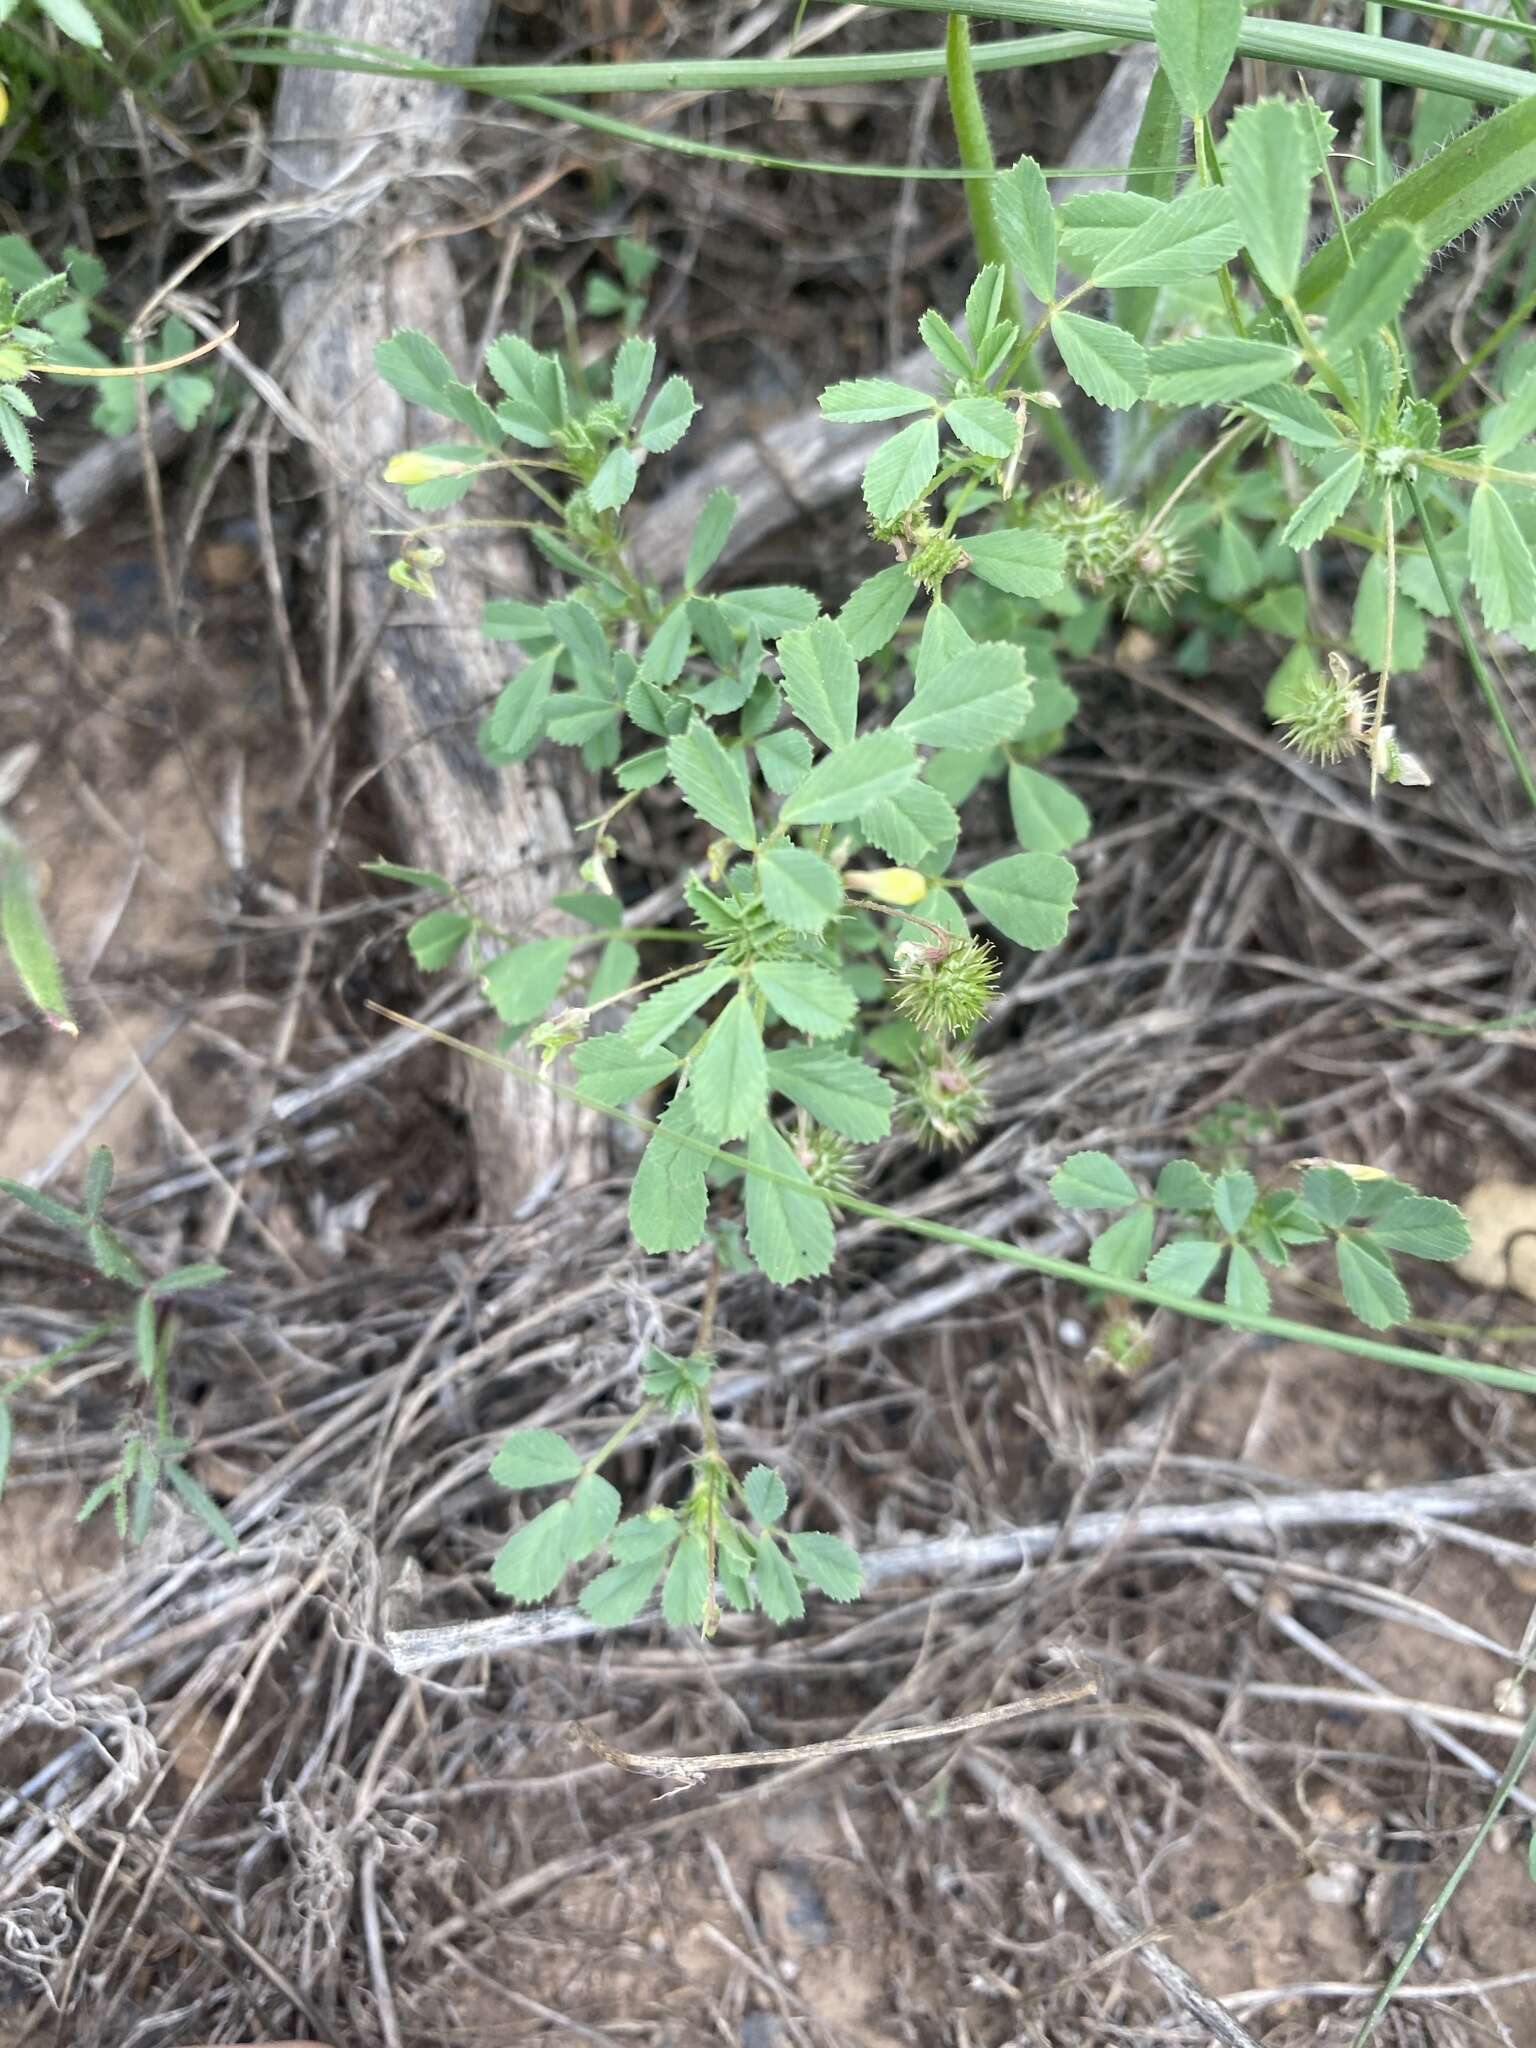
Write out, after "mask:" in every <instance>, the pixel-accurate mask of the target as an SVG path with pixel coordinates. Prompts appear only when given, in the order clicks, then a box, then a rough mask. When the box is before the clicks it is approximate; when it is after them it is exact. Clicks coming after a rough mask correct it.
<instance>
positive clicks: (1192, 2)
mask: <svg viewBox="0 0 1536 2048" xmlns="http://www.w3.org/2000/svg"><path fill="white" fill-rule="evenodd" d="M1242 26H1243V0H1156V4H1155V5H1154V6H1153V9H1152V32H1153V34H1154V35H1155V36H1156V38H1157V57H1158V62H1159V64H1160V65H1161V66H1162V68H1163V71H1164V72H1165V73H1166V75H1167V78H1168V83H1169V85H1170V86H1171V87H1172V89H1173V95H1174V98H1175V99H1176V100H1177V101H1178V103H1179V107H1180V109H1181V110H1182V111H1183V112H1184V113H1185V114H1187V115H1188V117H1189V118H1190V120H1192V121H1193V120H1195V119H1197V118H1198V117H1199V116H1200V115H1201V114H1206V113H1209V112H1210V109H1211V105H1212V102H1213V101H1214V100H1215V98H1216V95H1217V94H1218V93H1219V92H1220V91H1221V88H1222V86H1223V85H1225V83H1226V79H1227V73H1228V71H1229V70H1230V69H1231V68H1232V60H1233V58H1234V56H1235V55H1236V54H1237V39H1238V36H1239V35H1240V34H1241V32H1242Z"/></svg>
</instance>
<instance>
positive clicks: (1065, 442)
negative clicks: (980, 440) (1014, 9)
mask: <svg viewBox="0 0 1536 2048" xmlns="http://www.w3.org/2000/svg"><path fill="white" fill-rule="evenodd" d="M944 78H945V83H946V85H947V87H948V91H949V117H950V120H951V121H952V122H953V123H954V129H955V143H956V146H957V147H958V149H959V152H960V162H961V164H962V165H963V166H964V168H965V169H966V170H967V171H969V172H971V173H973V174H975V175H972V176H970V177H968V178H967V179H966V181H965V203H966V205H967V207H968V208H969V209H970V215H971V238H972V240H973V241H974V242H975V244H976V260H977V263H978V265H980V266H981V267H983V268H984V267H985V266H986V265H987V264H989V263H996V264H997V265H998V266H999V267H1000V268H1001V270H1002V273H1003V302H1002V313H1003V317H1004V318H1005V319H1008V320H1011V321H1013V323H1014V325H1015V326H1016V327H1017V328H1018V330H1019V332H1020V334H1022V333H1023V332H1024V308H1023V306H1022V304H1021V303H1020V300H1019V288H1018V284H1017V282H1016V280H1015V278H1014V275H1013V266H1012V264H1011V263H1010V262H1009V261H1008V252H1007V250H1006V249H1005V248H1004V246H1003V236H1002V230H1001V229H1000V228H999V227H998V224H997V208H996V206H995V204H994V203H993V198H992V183H991V181H992V178H993V176H994V175H995V173H996V170H997V161H996V159H995V157H994V156H993V154H992V138H991V135H990V134H989V133H988V130H987V110H986V108H985V107H984V106H983V105H982V103H981V89H980V87H979V86H978V85H977V83H976V66H975V63H974V62H973V60H972V56H971V26H970V23H969V22H968V21H967V20H966V18H965V16H964V15H963V14H952V15H951V16H950V17H949V20H948V22H947V23H946V25H945V30H944ZM1015 360H1016V362H1017V364H1018V375H1019V376H1020V377H1021V379H1022V380H1023V382H1024V383H1026V384H1029V385H1034V384H1036V383H1038V382H1039V373H1038V371H1037V370H1036V368H1035V363H1034V351H1033V349H1032V348H1031V347H1030V345H1029V344H1028V343H1027V342H1026V343H1025V344H1024V346H1023V348H1022V349H1020V350H1019V351H1018V353H1017V356H1016V358H1015ZM1038 417H1039V420H1040V431H1041V432H1042V433H1043V434H1044V435H1045V438H1046V439H1047V440H1048V441H1049V442H1050V444H1051V446H1052V447H1053V448H1054V449H1055V451H1056V453H1057V455H1058V456H1059V457H1060V459H1061V461H1062V462H1063V463H1064V464H1065V465H1066V467H1067V469H1069V470H1070V471H1071V473H1072V475H1073V476H1075V477H1077V478H1078V480H1079V481H1080V482H1082V483H1091V482H1092V481H1093V468H1092V465H1091V464H1090V463H1089V461H1088V458H1087V456H1086V455H1084V453H1083V451H1082V449H1081V448H1080V447H1079V446H1078V444H1077V437H1076V436H1075V435H1074V434H1073V432H1072V429H1071V428H1070V427H1069V426H1068V425H1067V423H1066V421H1065V420H1064V419H1063V418H1062V417H1061V415H1060V413H1058V412H1053V411H1052V410H1051V408H1050V407H1049V406H1042V407H1041V408H1040V411H1039V415H1038Z"/></svg>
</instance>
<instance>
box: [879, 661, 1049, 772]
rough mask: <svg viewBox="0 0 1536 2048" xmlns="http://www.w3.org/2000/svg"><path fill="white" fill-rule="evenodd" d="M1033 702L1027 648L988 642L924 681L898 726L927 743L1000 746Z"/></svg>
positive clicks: (899, 715) (896, 728)
mask: <svg viewBox="0 0 1536 2048" xmlns="http://www.w3.org/2000/svg"><path fill="white" fill-rule="evenodd" d="M1032 701H1033V697H1032V692H1031V690H1030V685H1029V678H1028V676H1027V675H1026V674H1025V672H1024V655H1023V652H1022V650H1021V649H1020V648H1018V647H1015V646H1013V645H1011V644H1010V643H1009V642H1007V641H1003V640H995V641H988V642H985V643H984V644H983V645H981V646H979V647H971V648H968V649H967V651H966V652H965V653H964V654H962V655H961V656H960V658H959V660H957V661H952V662H950V663H948V664H947V665H946V666H945V667H944V668H942V669H941V670H940V671H939V673H938V674H937V675H936V676H934V677H932V678H931V680H929V681H928V682H926V683H923V684H920V685H919V687H918V689H917V690H916V692H915V693H914V695H913V697H912V700H911V702H910V703H909V704H906V705H904V706H903V708H902V709H901V711H900V712H898V713H897V715H896V718H895V719H894V721H893V723H892V730H893V731H895V732H898V733H901V734H904V735H905V737H906V738H907V739H909V740H916V741H917V742H918V743H919V744H920V745H922V746H926V747H960V748H962V749H965V750H970V749H973V748H978V747H991V746H996V745H997V744H998V743H999V742H1001V741H1003V740H1008V739H1012V738H1013V736H1014V734H1015V733H1017V732H1018V731H1019V729H1020V728H1021V727H1022V725H1023V724H1024V721H1025V720H1026V719H1027V718H1028V716H1029V707H1030V704H1031V702H1032Z"/></svg>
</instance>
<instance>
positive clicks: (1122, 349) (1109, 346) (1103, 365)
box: [1051, 313, 1147, 412]
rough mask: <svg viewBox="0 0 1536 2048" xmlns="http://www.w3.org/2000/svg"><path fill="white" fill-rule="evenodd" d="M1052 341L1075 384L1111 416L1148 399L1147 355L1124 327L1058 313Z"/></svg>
mask: <svg viewBox="0 0 1536 2048" xmlns="http://www.w3.org/2000/svg"><path fill="white" fill-rule="evenodd" d="M1051 339H1052V340H1053V341H1054V342H1055V344H1056V346H1057V348H1058V349H1059V350H1060V351H1061V360H1062V361H1063V362H1064V363H1065V364H1066V366H1067V374H1068V376H1069V377H1070V378H1071V379H1072V382H1073V383H1074V384H1075V385H1076V386H1077V387H1078V389H1079V390H1080V391H1086V392H1087V394H1088V396H1089V397H1090V398H1093V399H1096V400H1097V401H1098V403H1099V404H1100V405H1104V406H1108V407H1109V409H1110V411H1111V412H1124V411H1125V410H1126V409H1127V408H1128V407H1129V406H1132V405H1134V404H1135V403H1136V401H1137V399H1138V398H1142V397H1145V395H1146V389H1147V352H1146V350H1145V349H1144V348H1143V347H1142V345H1141V343H1140V342H1139V341H1138V340H1137V339H1136V337H1135V335H1134V334H1127V333H1126V331H1125V329H1124V328H1123V327H1112V326H1111V325H1110V324H1109V322H1108V321H1107V320H1090V319H1089V318H1088V317H1087V315H1086V314H1083V313H1058V314H1057V315H1056V317H1055V318H1054V319H1053V320H1052V322H1051Z"/></svg>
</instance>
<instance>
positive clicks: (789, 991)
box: [752, 960, 857, 1038]
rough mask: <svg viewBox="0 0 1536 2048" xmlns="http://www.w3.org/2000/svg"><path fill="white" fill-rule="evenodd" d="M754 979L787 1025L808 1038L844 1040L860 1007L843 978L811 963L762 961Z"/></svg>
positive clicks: (756, 967) (806, 961)
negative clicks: (843, 1035) (843, 1037)
mask: <svg viewBox="0 0 1536 2048" xmlns="http://www.w3.org/2000/svg"><path fill="white" fill-rule="evenodd" d="M752 979H753V981H754V982H755V983H756V984H757V986H758V987H759V988H760V989H761V990H762V992H763V994H764V995H765V996H766V997H767V998H768V1000H769V1002H770V1003H771V1004H772V1005H773V1007H774V1009H775V1010H777V1011H778V1013H779V1015H780V1016H781V1017H782V1018H783V1019H784V1022H785V1023H786V1024H788V1025H790V1026H792V1027H793V1029H794V1030H796V1031H803V1032H804V1033H805V1035H806V1037H807V1038H840V1037H841V1036H842V1034H843V1033H844V1032H845V1031H846V1030H847V1029H848V1026H849V1025H850V1024H851V1023H852V1022H853V1019H854V1012H855V1010H856V1009H857V1004H856V1002H855V1000H854V994H853V990H852V989H851V988H850V987H849V986H848V984H847V982H846V981H844V980H843V978H842V976H841V975H838V974H833V973H832V971H831V970H830V969H829V968H826V967H817V966H816V965H815V964H814V962H812V961H809V960H759V961H757V962H756V964H755V965H754V967H753V969H752Z"/></svg>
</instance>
